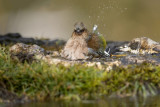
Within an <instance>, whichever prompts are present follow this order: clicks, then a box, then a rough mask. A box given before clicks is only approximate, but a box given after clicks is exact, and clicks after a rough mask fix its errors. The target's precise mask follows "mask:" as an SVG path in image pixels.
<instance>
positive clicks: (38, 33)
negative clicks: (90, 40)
mask: <svg viewBox="0 0 160 107" xmlns="http://www.w3.org/2000/svg"><path fill="white" fill-rule="evenodd" d="M159 4H160V1H159V0H87V1H86V0H80V1H79V0H23V1H22V0H0V34H4V33H8V32H19V33H21V34H22V35H24V36H27V37H45V38H51V39H55V38H59V39H68V38H69V37H70V36H71V33H72V31H73V25H74V23H75V22H77V21H83V22H84V23H85V24H86V26H87V28H88V29H90V30H91V29H92V26H93V24H97V25H98V26H99V31H100V32H101V33H102V34H104V36H105V38H106V39H107V40H116V41H119V40H123V41H124V40H131V39H133V38H135V37H141V36H147V37H150V38H152V39H153V40H156V41H160V38H159V36H160V20H159V19H160V14H159V13H160V6H159Z"/></svg>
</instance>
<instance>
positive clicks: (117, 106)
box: [4, 96, 160, 107]
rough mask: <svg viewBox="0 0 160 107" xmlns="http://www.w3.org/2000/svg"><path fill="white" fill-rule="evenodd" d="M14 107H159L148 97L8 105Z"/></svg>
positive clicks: (158, 98) (158, 102)
mask: <svg viewBox="0 0 160 107" xmlns="http://www.w3.org/2000/svg"><path fill="white" fill-rule="evenodd" d="M10 106H14V107H15V106H16V107H160V96H154V97H153V96H152V97H151V96H150V97H147V98H146V99H143V98H136V97H126V98H117V97H113V98H104V99H101V100H96V101H82V102H74V101H71V102H35V103H27V104H16V105H8V106H7V107H10ZM4 107H5V106H4Z"/></svg>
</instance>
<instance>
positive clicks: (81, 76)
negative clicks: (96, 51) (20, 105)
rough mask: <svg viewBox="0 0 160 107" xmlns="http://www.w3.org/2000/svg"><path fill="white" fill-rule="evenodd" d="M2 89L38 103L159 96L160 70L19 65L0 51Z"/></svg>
mask: <svg viewBox="0 0 160 107" xmlns="http://www.w3.org/2000/svg"><path fill="white" fill-rule="evenodd" d="M0 87H2V88H4V89H6V90H7V91H10V92H12V93H15V94H17V95H18V96H22V95H26V96H28V97H29V98H30V99H37V100H47V99H51V100H59V99H63V100H78V101H80V100H83V99H93V98H94V99H95V98H100V96H102V95H118V96H137V95H138V96H142V97H147V96H150V95H156V94H158V90H159V88H160V67H159V66H155V65H152V64H147V63H144V64H142V65H131V66H128V67H127V68H123V67H116V68H114V69H113V70H112V71H103V70H99V69H97V68H95V67H85V66H83V65H74V66H70V67H64V66H63V65H48V64H47V63H45V62H43V61H41V62H32V63H27V62H24V63H20V62H19V61H14V60H12V59H11V58H10V53H9V51H8V49H7V48H5V47H1V48H0Z"/></svg>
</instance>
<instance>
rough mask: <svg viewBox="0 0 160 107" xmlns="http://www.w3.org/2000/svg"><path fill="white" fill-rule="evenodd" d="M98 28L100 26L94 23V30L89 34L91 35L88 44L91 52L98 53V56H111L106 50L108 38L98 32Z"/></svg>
mask: <svg viewBox="0 0 160 107" xmlns="http://www.w3.org/2000/svg"><path fill="white" fill-rule="evenodd" d="M97 28H98V26H97V25H94V26H93V29H92V32H91V33H90V34H89V36H91V37H89V39H88V42H87V44H88V47H89V49H90V53H91V54H92V53H93V54H94V55H97V57H107V56H109V53H108V52H106V46H107V44H106V40H105V38H104V36H103V35H102V34H100V33H99V32H98V30H97ZM95 53H97V54H95Z"/></svg>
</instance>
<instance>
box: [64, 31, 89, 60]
mask: <svg viewBox="0 0 160 107" xmlns="http://www.w3.org/2000/svg"><path fill="white" fill-rule="evenodd" d="M87 36H88V33H87V30H85V31H84V32H83V33H82V34H81V35H77V34H76V33H75V32H73V34H72V36H71V38H70V39H69V40H68V41H67V43H66V45H65V47H64V49H63V50H62V52H61V56H62V57H64V58H66V59H70V60H78V59H86V58H87V56H86V55H87V54H88V47H87V43H86V40H85V39H86V37H87Z"/></svg>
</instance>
